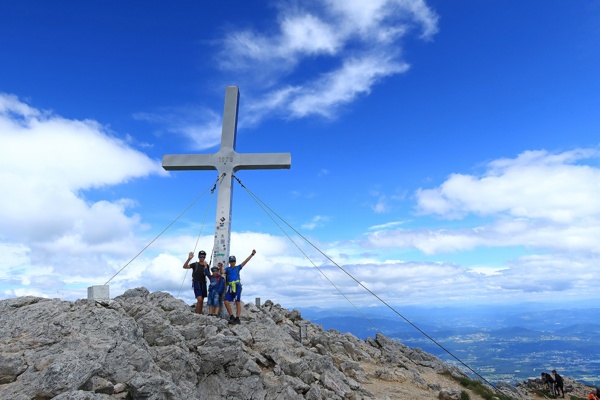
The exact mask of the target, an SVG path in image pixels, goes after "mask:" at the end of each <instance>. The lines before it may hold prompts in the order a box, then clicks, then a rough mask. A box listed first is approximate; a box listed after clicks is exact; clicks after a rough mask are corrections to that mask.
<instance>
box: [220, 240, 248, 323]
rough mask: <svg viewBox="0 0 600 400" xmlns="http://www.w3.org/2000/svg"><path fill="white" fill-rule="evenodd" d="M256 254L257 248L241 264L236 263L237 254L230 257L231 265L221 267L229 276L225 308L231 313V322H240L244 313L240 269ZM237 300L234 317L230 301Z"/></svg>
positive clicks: (222, 271)
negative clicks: (241, 301)
mask: <svg viewBox="0 0 600 400" xmlns="http://www.w3.org/2000/svg"><path fill="white" fill-rule="evenodd" d="M255 254H256V250H252V254H250V255H249V256H248V258H246V259H245V260H244V261H243V262H242V263H241V264H240V265H235V261H236V259H235V256H230V257H229V267H226V268H225V269H221V273H225V274H226V277H227V292H225V308H226V309H227V313H228V314H229V323H230V324H239V323H240V315H241V314H242V305H241V304H240V300H241V297H242V282H241V281H240V271H241V269H242V268H244V266H245V265H246V263H247V262H248V261H250V259H251V258H252V257H254V255H255ZM232 301H234V302H235V309H236V316H235V317H234V315H233V311H232V310H231V304H230V302H232Z"/></svg>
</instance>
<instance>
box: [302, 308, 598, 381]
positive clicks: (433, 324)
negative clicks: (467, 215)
mask: <svg viewBox="0 0 600 400" xmlns="http://www.w3.org/2000/svg"><path fill="white" fill-rule="evenodd" d="M300 311H301V312H302V316H303V317H304V318H307V319H310V320H311V321H312V322H313V323H316V324H320V325H322V326H323V327H324V328H325V329H335V330H338V331H340V332H350V333H352V334H354V335H355V336H357V337H359V338H361V339H365V338H367V337H373V336H374V335H375V333H376V332H378V331H379V332H381V333H383V334H385V335H386V336H388V337H391V338H394V339H396V340H398V341H400V342H402V343H404V344H405V345H407V346H410V347H419V348H421V349H423V350H424V351H426V352H428V353H431V354H434V355H436V356H438V357H440V358H441V359H442V360H444V361H446V362H449V363H453V364H455V365H458V366H461V367H462V365H461V363H460V362H459V361H457V360H456V358H458V359H459V360H460V361H462V362H463V363H465V364H466V365H468V366H469V367H470V368H472V369H473V370H475V371H476V372H477V373H478V374H480V375H481V376H483V377H484V378H486V379H487V380H489V381H491V382H498V381H507V382H510V383H512V384H514V383H516V382H520V381H523V380H526V379H528V378H534V377H539V376H540V374H541V372H543V371H545V372H549V371H551V370H552V369H556V370H557V371H559V373H561V374H562V375H566V376H569V377H572V378H574V379H577V380H580V381H581V382H583V383H586V384H589V385H596V386H598V385H600V320H598V319H597V318H596V316H597V315H599V312H600V308H572V309H566V308H565V309H548V307H547V306H541V305H536V304H526V305H515V306H493V307H490V306H486V307H482V306H479V307H460V308H459V307H446V308H444V307H438V308H425V307H407V308H404V309H402V310H399V313H401V314H402V316H399V315H397V314H394V313H393V312H392V311H391V310H389V309H388V308H384V307H373V308H368V309H366V310H364V309H361V310H360V311H361V313H362V314H363V315H364V317H363V316H362V315H361V314H360V313H359V312H358V311H356V310H354V309H321V308H314V307H313V308H303V309H300ZM407 320H408V321H410V322H407ZM596 321H599V322H597V323H596ZM449 353H451V354H449ZM453 356H454V357H453ZM455 357H456V358H455ZM465 372H467V373H468V372H469V371H465Z"/></svg>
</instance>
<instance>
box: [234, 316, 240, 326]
mask: <svg viewBox="0 0 600 400" xmlns="http://www.w3.org/2000/svg"><path fill="white" fill-rule="evenodd" d="M233 324H234V325H239V324H241V322H240V317H235V318H234V319H233Z"/></svg>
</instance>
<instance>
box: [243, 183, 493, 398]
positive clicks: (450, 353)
mask: <svg viewBox="0 0 600 400" xmlns="http://www.w3.org/2000/svg"><path fill="white" fill-rule="evenodd" d="M234 177H235V176H234ZM235 179H236V180H237V181H238V183H239V184H240V185H241V186H242V187H243V188H244V189H245V190H246V191H247V192H248V193H249V194H250V195H251V196H252V197H253V198H254V199H255V201H256V200H258V201H260V203H261V204H263V205H264V206H265V207H266V208H267V209H268V210H269V211H270V212H271V213H273V214H274V215H275V216H277V218H279V219H280V220H281V221H282V222H283V223H284V224H286V225H287V226H288V227H289V228H290V229H291V230H292V231H294V232H295V233H296V234H297V235H298V236H300V237H301V238H302V239H304V241H305V242H307V243H308V244H310V245H311V246H312V247H313V248H314V249H315V250H317V251H318V252H319V253H321V254H322V255H323V256H324V257H325V258H327V259H328V260H329V261H331V262H332V263H333V264H334V265H335V266H336V267H338V269H340V270H341V271H342V272H344V273H345V274H346V275H348V276H349V277H350V278H351V279H352V280H353V281H355V282H356V283H358V284H359V285H360V286H361V287H362V288H363V289H365V290H366V291H367V292H369V293H370V294H371V295H372V296H373V297H375V298H376V299H377V300H379V301H380V302H381V303H382V304H384V305H385V306H386V307H387V308H389V309H390V310H392V311H393V312H394V313H395V314H396V315H398V316H399V317H400V318H402V319H403V320H404V321H406V322H407V323H408V324H410V325H411V326H412V327H413V328H415V329H416V330H417V331H419V332H420V333H421V334H422V335H424V336H425V337H426V338H427V339H429V340H430V341H431V342H433V343H434V344H435V345H437V346H438V347H439V348H440V349H442V350H443V351H445V352H446V353H447V354H448V355H450V356H451V357H452V358H454V359H455V360H456V361H458V362H459V363H460V364H462V365H463V366H464V367H465V368H467V369H468V370H469V371H471V372H472V373H473V374H475V375H476V376H477V377H479V378H480V379H481V380H482V381H483V382H485V383H487V384H488V385H489V386H490V387H492V388H493V389H494V390H496V391H497V392H498V393H501V394H503V395H504V393H502V391H500V390H499V389H498V388H496V387H495V386H494V385H492V384H491V383H490V382H489V381H488V380H487V379H485V378H484V377H483V376H481V375H480V374H479V373H477V371H475V370H474V369H473V368H471V367H470V366H469V365H467V364H466V363H465V362H464V361H462V360H461V359H460V358H458V357H457V356H455V355H454V354H453V353H452V352H451V351H450V350H448V349H447V348H445V347H444V346H443V345H442V344H440V343H438V342H437V341H436V340H435V339H434V338H432V337H431V336H429V335H428V334H427V333H426V332H425V331H423V330H422V329H421V328H419V327H418V326H417V325H415V324H414V323H413V322H412V321H410V320H409V319H408V318H406V317H405V316H404V315H402V314H400V312H398V311H397V310H396V309H395V308H394V307H392V306H391V305H389V304H388V303H387V302H386V301H384V300H383V299H382V298H381V297H379V296H378V295H377V294H375V293H374V292H373V291H371V290H370V289H369V288H368V287H366V286H365V285H363V284H362V283H361V282H360V281H358V280H357V279H356V278H354V276H352V275H351V274H350V273H349V272H348V271H346V270H345V269H344V268H342V267H341V266H340V265H338V264H337V263H336V262H335V261H333V260H332V259H331V258H330V257H329V256H328V255H327V254H325V253H324V252H323V251H321V250H320V249H319V248H318V247H316V246H315V245H314V244H313V243H312V242H311V241H310V240H308V239H307V238H306V237H305V236H304V235H302V234H301V233H300V232H298V231H297V230H296V229H295V228H294V227H293V226H291V225H290V224H289V223H288V222H287V221H286V220H285V219H283V218H282V217H281V216H279V215H278V214H277V213H276V212H275V211H274V210H273V209H271V208H270V207H269V206H268V205H267V204H265V203H264V202H263V201H262V200H260V199H259V198H258V196H256V195H254V193H252V192H251V191H250V190H249V189H248V188H246V186H244V185H243V184H242V182H241V181H240V180H239V179H238V178H237V177H235ZM271 219H272V218H271ZM278 226H279V225H278ZM280 229H281V228H280ZM286 236H287V234H286ZM288 237H289V236H288ZM294 244H295V243H294ZM303 254H304V252H303ZM319 272H321V270H320V269H319ZM321 273H322V274H323V272H321ZM328 280H329V279H328ZM334 287H335V285H334ZM336 289H338V288H337V287H336ZM338 291H339V289H338ZM344 297H346V296H344ZM350 304H352V303H350ZM353 306H354V305H353ZM355 308H356V307H355ZM361 315H362V313H361ZM367 321H369V320H368V319H367ZM369 322H370V323H371V324H372V322H371V321H369ZM378 330H379V329H378Z"/></svg>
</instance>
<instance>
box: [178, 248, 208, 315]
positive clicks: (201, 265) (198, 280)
mask: <svg viewBox="0 0 600 400" xmlns="http://www.w3.org/2000/svg"><path fill="white" fill-rule="evenodd" d="M192 258H194V253H193V252H192V251H190V254H189V255H188V259H187V260H186V261H185V263H184V264H183V268H184V269H190V268H191V269H192V271H193V272H192V289H194V296H195V297H196V300H197V303H196V314H202V306H203V305H204V298H205V297H206V296H207V291H206V275H208V273H207V272H208V264H207V263H206V252H205V251H204V250H200V252H199V253H198V262H195V263H191V264H190V261H191V260H192Z"/></svg>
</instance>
